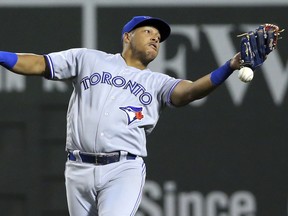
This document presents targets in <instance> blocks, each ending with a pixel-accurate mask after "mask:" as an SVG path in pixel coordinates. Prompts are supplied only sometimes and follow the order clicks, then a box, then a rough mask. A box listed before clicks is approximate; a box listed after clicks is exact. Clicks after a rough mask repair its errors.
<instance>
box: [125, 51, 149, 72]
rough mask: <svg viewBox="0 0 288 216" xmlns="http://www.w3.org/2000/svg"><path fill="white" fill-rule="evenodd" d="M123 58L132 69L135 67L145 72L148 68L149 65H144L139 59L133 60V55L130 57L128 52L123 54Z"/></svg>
mask: <svg viewBox="0 0 288 216" xmlns="http://www.w3.org/2000/svg"><path fill="white" fill-rule="evenodd" d="M121 56H122V58H123V59H124V61H125V62H126V64H127V65H128V66H130V67H135V68H138V69H140V70H144V69H146V68H147V65H146V64H144V63H143V62H142V61H140V60H139V59H137V58H133V56H132V55H129V54H128V53H127V52H126V53H125V52H122V54H121Z"/></svg>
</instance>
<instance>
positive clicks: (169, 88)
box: [160, 75, 182, 107]
mask: <svg viewBox="0 0 288 216" xmlns="http://www.w3.org/2000/svg"><path fill="white" fill-rule="evenodd" d="M163 78H164V84H163V85H162V87H161V90H160V97H161V101H162V102H163V105H164V106H168V107H174V105H173V104H172V102H171V94H172V92H173V91H174V89H175V87H176V86H177V84H178V83H179V82H180V81H181V80H182V79H176V78H173V77H170V76H168V75H164V77H163Z"/></svg>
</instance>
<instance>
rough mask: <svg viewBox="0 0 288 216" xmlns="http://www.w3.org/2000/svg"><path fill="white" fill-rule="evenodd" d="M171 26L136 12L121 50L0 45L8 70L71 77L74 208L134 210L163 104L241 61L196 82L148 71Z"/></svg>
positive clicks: (199, 91)
mask: <svg viewBox="0 0 288 216" xmlns="http://www.w3.org/2000/svg"><path fill="white" fill-rule="evenodd" d="M170 31H171V29H170V27H169V25H168V24H167V23H166V22H165V21H163V20H162V19H159V18H155V17H149V16H136V17H133V18H132V19H131V20H130V21H129V22H128V23H127V24H126V25H124V27H123V30H122V39H121V40H122V42H123V50H122V52H121V53H117V54H108V53H105V52H102V51H98V50H92V49H85V48H76V49H69V50H65V51H60V52H53V53H50V54H45V55H38V54H24V53H22V54H21V53H17V54H16V53H11V52H4V51H3V52H0V64H1V65H2V66H3V67H5V68H7V69H9V70H10V71H12V72H15V73H18V74H22V75H39V76H43V77H45V78H47V79H50V80H67V79H70V80H71V82H72V85H73V87H74V91H73V93H72V95H71V98H70V101H69V107H68V111H67V140H66V150H67V154H68V157H67V162H66V168H65V182H66V192H67V202H68V208H69V213H70V215H71V216H92V215H93V216H98V215H99V216H131V215H135V214H136V211H137V209H138V207H139V204H140V201H141V194H142V188H143V185H144V182H145V174H146V167H145V163H144V161H143V158H144V157H146V156H147V150H146V135H148V134H150V133H151V131H152V130H153V129H154V127H155V125H156V123H157V121H158V119H159V115H160V113H161V111H162V110H163V109H164V108H165V107H180V106H184V105H186V104H188V103H190V102H192V101H194V100H197V99H200V98H202V97H205V96H206V95H208V94H209V93H210V92H212V91H213V90H214V89H216V88H217V86H219V85H220V84H221V83H223V82H224V81H225V80H226V79H227V78H228V77H229V76H230V74H232V72H233V71H234V70H236V69H239V68H240V57H241V55H240V53H237V54H235V56H234V57H232V58H231V59H230V60H228V61H227V62H226V63H225V64H223V65H222V66H221V67H219V68H218V69H216V70H214V71H213V72H211V73H208V74H207V75H205V76H203V77H201V78H200V79H198V80H196V81H194V82H192V81H190V80H181V79H176V78H173V77H170V76H168V75H166V74H162V73H158V72H152V71H151V70H149V69H148V67H147V66H148V64H149V63H150V62H151V61H153V60H154V59H155V58H156V56H157V54H158V51H159V47H160V44H161V42H163V41H165V40H166V39H167V38H168V36H169V35H170Z"/></svg>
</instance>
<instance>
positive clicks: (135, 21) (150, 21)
mask: <svg viewBox="0 0 288 216" xmlns="http://www.w3.org/2000/svg"><path fill="white" fill-rule="evenodd" d="M141 26H153V27H155V28H156V29H158V31H159V32H160V35H161V40H160V42H162V41H164V40H166V39H167V38H168V37H169V35H170V32H171V28H170V26H169V24H168V23H166V22H165V21H164V20H162V19H160V18H156V17H150V16H135V17H133V18H132V19H131V20H130V21H129V22H128V23H126V25H125V26H124V27H123V29H122V39H123V35H124V33H126V32H130V31H132V30H133V29H135V28H138V27H141Z"/></svg>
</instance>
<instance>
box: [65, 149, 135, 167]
mask: <svg viewBox="0 0 288 216" xmlns="http://www.w3.org/2000/svg"><path fill="white" fill-rule="evenodd" d="M79 156H80V158H81V160H82V162H84V163H93V164H95V165H106V164H110V163H115V162H118V161H120V157H121V152H113V153H108V154H99V155H92V154H85V153H81V152H79ZM136 157H137V156H136V155H134V154H131V153H127V155H126V159H127V160H135V158H136ZM68 159H69V160H71V161H76V160H77V159H76V157H75V155H74V154H73V153H72V152H68Z"/></svg>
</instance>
